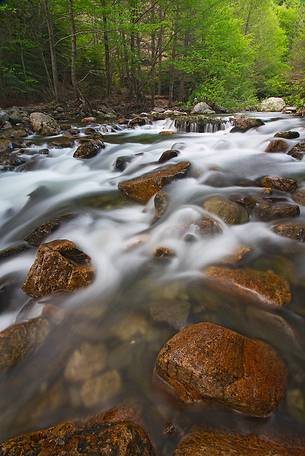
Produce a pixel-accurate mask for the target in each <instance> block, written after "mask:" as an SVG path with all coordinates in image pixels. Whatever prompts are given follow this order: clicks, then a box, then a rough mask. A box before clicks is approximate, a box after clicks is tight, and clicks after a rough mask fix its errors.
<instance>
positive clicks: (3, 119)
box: [0, 110, 10, 127]
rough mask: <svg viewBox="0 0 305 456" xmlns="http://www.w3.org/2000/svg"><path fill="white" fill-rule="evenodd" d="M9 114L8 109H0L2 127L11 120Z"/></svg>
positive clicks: (0, 124)
mask: <svg viewBox="0 0 305 456" xmlns="http://www.w3.org/2000/svg"><path fill="white" fill-rule="evenodd" d="M9 118H10V117H9V115H8V113H7V112H6V111H2V110H0V127H1V126H2V125H3V124H4V123H5V122H8V120H9Z"/></svg>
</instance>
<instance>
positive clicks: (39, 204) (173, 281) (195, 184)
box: [0, 113, 305, 456]
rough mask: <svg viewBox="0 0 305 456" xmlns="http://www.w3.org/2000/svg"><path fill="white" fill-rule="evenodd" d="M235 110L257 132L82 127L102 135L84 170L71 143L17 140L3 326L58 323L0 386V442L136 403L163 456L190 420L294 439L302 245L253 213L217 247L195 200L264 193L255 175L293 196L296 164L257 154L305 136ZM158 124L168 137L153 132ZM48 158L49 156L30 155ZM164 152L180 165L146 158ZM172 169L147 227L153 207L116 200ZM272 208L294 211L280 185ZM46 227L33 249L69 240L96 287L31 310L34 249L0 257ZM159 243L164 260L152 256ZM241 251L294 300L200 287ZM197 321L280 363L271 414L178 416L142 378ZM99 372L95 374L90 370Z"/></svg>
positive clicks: (186, 412)
mask: <svg viewBox="0 0 305 456" xmlns="http://www.w3.org/2000/svg"><path fill="white" fill-rule="evenodd" d="M247 115H251V116H254V117H259V118H261V119H263V120H264V122H265V125H263V126H261V127H259V128H255V129H254V128H253V129H251V130H249V131H247V132H246V133H230V130H231V128H232V125H231V123H230V122H229V120H228V119H227V118H225V119H224V121H223V124H222V125H221V127H220V128H221V129H220V130H218V131H216V132H215V131H214V130H215V129H214V128H210V129H209V128H208V129H207V132H206V133H196V132H194V131H192V130H194V128H193V127H192V128H191V131H190V132H188V133H183V132H181V131H180V130H179V132H177V130H176V129H175V126H174V122H173V121H171V120H169V119H168V120H161V121H156V122H153V124H152V125H144V126H142V127H135V128H134V129H128V128H125V127H120V128H119V129H117V130H111V129H110V128H108V129H106V128H105V127H104V126H102V125H96V124H93V125H89V127H92V128H94V129H95V130H96V131H98V132H101V133H103V134H104V142H105V145H106V147H105V149H103V150H101V152H100V153H98V154H97V155H96V156H95V157H93V158H91V159H90V160H77V159H75V158H73V154H74V152H75V150H76V149H77V143H76V144H75V146H74V147H72V148H71V147H68V148H58V147H54V145H52V140H53V139H54V138H41V137H38V136H33V137H30V138H27V140H28V141H29V143H31V144H32V145H31V147H30V149H31V152H28V153H25V155H24V158H25V161H26V164H25V165H23V166H21V167H20V169H18V168H17V169H16V170H15V171H9V172H1V173H0V185H1V193H0V276H1V288H0V329H1V330H4V329H5V328H7V327H9V326H10V325H11V324H13V323H14V322H16V321H18V322H20V321H23V320H25V319H28V318H33V317H36V316H38V315H40V313H41V311H42V308H43V306H44V305H46V304H52V305H54V306H58V307H59V308H60V309H62V311H63V312H65V313H66V314H67V315H68V318H67V317H66V318H63V320H62V321H61V323H59V324H58V325H57V326H55V327H54V329H53V330H52V332H51V334H50V335H49V337H48V338H47V340H46V342H45V343H44V344H43V345H42V346H41V347H40V349H39V350H38V351H37V352H36V353H35V355H34V356H32V357H30V358H29V359H26V360H24V361H23V362H21V363H19V364H18V365H17V366H16V367H14V369H13V370H12V371H10V372H9V373H7V374H6V375H5V376H4V377H2V378H1V379H0V410H1V414H0V440H4V439H6V438H8V437H10V436H14V435H17V434H20V433H23V432H27V431H32V430H35V429H40V428H42V427H46V426H49V425H52V424H55V423H58V422H60V421H62V420H66V419H74V418H81V417H85V416H88V415H92V414H94V413H95V412H98V411H100V410H107V409H110V408H111V407H114V406H116V405H119V404H122V403H127V404H133V403H137V404H138V406H139V408H140V409H141V410H142V411H143V416H144V420H145V428H146V430H147V431H148V433H149V434H150V435H151V438H152V441H153V442H154V444H155V445H156V447H157V449H158V451H159V453H158V454H160V455H164V456H169V455H171V454H172V452H173V450H174V448H175V447H176V446H177V442H178V441H179V439H180V438H181V436H182V435H184V434H185V433H186V432H187V431H189V430H190V429H191V428H192V426H193V425H194V424H198V425H205V426H207V427H209V426H211V427H213V426H216V427H217V428H222V429H226V430H227V429H228V430H234V431H241V432H253V433H257V434H266V435H281V434H283V433H290V434H293V435H297V436H298V437H299V436H302V432H303V434H304V431H303V429H304V422H305V327H304V324H305V306H304V292H305V246H304V244H302V243H297V242H294V241H291V240H289V239H287V238H284V237H280V236H278V235H277V234H275V233H274V232H273V231H272V229H271V226H272V224H273V223H274V220H272V221H262V220H258V219H257V218H256V217H255V216H254V215H253V214H252V215H250V221H249V222H248V223H244V224H240V225H226V224H225V223H224V222H223V221H222V220H220V219H217V220H218V222H219V224H220V226H221V228H222V233H220V234H218V235H217V236H214V237H204V236H200V235H199V234H198V232H197V231H196V223H195V222H196V221H198V220H199V219H200V218H201V217H202V216H204V215H206V214H207V212H206V211H205V210H204V209H203V207H202V202H203V201H204V200H206V199H207V198H208V197H209V196H214V195H222V196H225V197H227V198H231V199H232V198H233V199H238V198H240V197H245V196H254V197H264V196H266V197H267V196H268V195H265V194H264V188H262V187H259V186H257V185H256V184H255V180H256V179H258V178H260V177H262V176H265V175H276V176H285V177H290V178H293V179H296V180H297V181H298V186H299V188H302V187H303V186H304V187H305V162H304V160H303V161H302V160H301V161H298V160H295V159H294V158H292V157H291V156H289V155H287V154H284V153H266V152H265V149H266V147H267V145H268V142H269V141H270V140H271V139H272V138H273V136H274V135H275V134H276V133H277V132H279V131H287V130H293V131H297V132H299V134H300V137H299V138H298V139H294V140H287V142H288V143H289V145H290V146H292V145H294V144H297V143H299V142H300V141H304V140H305V128H304V127H305V120H304V119H302V118H298V117H292V116H289V115H285V114H281V113H251V114H247ZM76 126H77V127H79V125H76ZM80 130H81V135H85V133H84V128H83V127H82V128H81V129H80ZM168 130H171V131H173V132H174V133H175V134H168V135H160V132H162V131H168ZM45 148H48V149H49V155H46V156H43V155H39V156H35V151H37V150H39V149H45ZM169 149H174V150H177V151H179V155H178V156H177V157H174V158H172V159H171V160H170V161H169V162H167V163H164V165H160V163H158V159H159V158H160V156H161V155H162V153H163V152H164V151H166V150H169ZM122 156H124V157H130V159H129V160H127V162H128V163H127V167H126V168H125V170H123V171H118V170H116V169H115V168H114V163H115V161H116V159H117V158H118V157H122ZM181 161H189V162H191V172H190V173H189V174H188V175H187V177H185V178H183V179H179V180H176V181H174V182H172V183H171V184H170V185H168V186H167V188H166V190H167V192H168V194H169V206H168V208H167V211H166V213H165V215H163V216H162V217H161V218H160V219H159V220H157V221H155V220H154V216H155V207H154V201H153V198H152V199H151V200H150V201H149V202H148V203H147V204H146V205H141V204H137V203H135V202H132V201H130V200H127V199H125V198H123V196H122V195H121V194H120V192H119V191H118V184H119V183H120V182H123V181H125V180H127V179H131V178H134V177H137V176H140V175H142V174H144V173H147V172H151V171H153V170H155V169H156V168H158V167H160V166H167V165H169V164H175V163H178V162H181ZM272 199H273V201H275V200H278V201H288V202H293V201H292V198H291V195H290V194H289V193H283V192H279V191H276V190H275V191H273V193H272ZM56 217H62V220H63V221H62V222H61V223H60V226H59V228H58V229H57V230H56V231H55V232H53V233H51V234H50V235H49V236H48V237H47V239H46V240H44V242H49V241H52V240H55V239H68V240H71V241H73V242H75V243H76V244H77V246H78V247H79V248H80V249H81V250H82V251H84V252H85V253H86V254H87V255H89V256H90V257H91V259H92V263H93V266H94V268H95V270H96V275H95V280H94V282H93V283H92V285H90V286H89V287H87V288H84V289H81V290H78V291H77V292H75V293H72V294H67V295H64V296H57V295H54V296H51V297H48V298H42V299H38V300H36V301H34V300H32V299H31V298H29V297H28V296H26V294H25V293H24V292H23V291H22V289H21V286H22V284H23V282H24V280H25V277H26V275H27V273H28V271H29V269H30V267H31V265H32V264H33V262H34V260H35V257H36V252H37V248H34V247H32V248H27V249H25V250H23V248H21V251H20V252H17V253H16V254H14V255H8V256H5V255H3V256H1V252H2V251H7V249H8V251H9V250H10V249H15V248H17V249H18V247H19V246H21V247H23V246H24V239H25V238H26V236H27V235H28V234H29V233H31V232H32V231H33V229H35V228H36V227H37V226H39V225H40V224H42V223H45V222H46V221H49V220H51V219H53V218H56ZM297 221H298V222H305V206H301V205H300V215H299V216H298V217H297ZM187 239H191V242H188V241H187ZM160 247H165V248H168V249H171V251H173V252H174V253H175V254H174V256H173V257H170V258H156V257H155V256H154V252H155V251H156V249H158V248H160ZM241 247H247V248H249V251H251V254H250V255H249V256H246V257H245V259H243V260H242V263H241V264H242V266H247V267H253V268H256V269H259V270H273V271H275V272H276V273H277V274H279V275H281V276H283V277H284V278H285V279H287V280H288V282H289V284H290V287H291V290H292V296H293V299H292V302H291V303H290V304H289V305H288V306H287V307H285V308H283V309H280V310H272V309H270V308H266V307H264V306H260V305H258V306H255V305H253V304H251V303H248V302H247V300H246V299H243V298H242V297H240V298H237V297H233V296H231V295H229V294H228V295H227V293H226V292H224V291H223V290H221V289H214V288H212V287H210V286H209V285H208V284H206V282H205V280H204V271H205V270H206V268H207V267H208V266H211V265H217V264H219V263H221V262H222V261H223V260H224V259H225V258H227V257H228V256H230V255H233V254H234V253H235V252H236V251H238V249H239V248H241ZM201 321H210V322H214V323H217V324H220V325H223V326H226V327H228V328H231V329H233V330H235V331H238V332H240V333H242V334H245V335H247V336H249V337H254V338H259V339H262V340H264V341H266V342H268V343H269V344H270V345H272V346H273V347H274V348H275V349H276V350H277V351H278V352H279V353H280V354H281V356H282V358H283V359H284V360H285V363H286V365H287V367H288V371H289V380H288V382H289V383H288V393H287V397H286V400H285V401H283V402H282V403H281V404H280V407H279V408H278V409H277V410H276V411H275V412H274V413H273V415H272V416H271V417H269V418H264V419H261V418H260V419H259V418H249V417H247V416H245V415H242V414H240V413H237V412H234V411H230V410H228V409H225V408H224V407H222V406H220V405H214V404H205V405H202V406H198V405H196V406H187V405H185V404H183V403H181V402H179V401H178V400H177V399H176V398H175V397H174V395H173V394H171V391H169V390H167V389H166V388H165V387H164V385H162V383H161V381H160V379H158V378H157V376H156V374H155V371H154V367H155V360H156V356H157V354H158V352H159V350H160V348H161V347H162V345H163V344H164V343H165V342H166V341H167V340H168V339H169V338H170V337H172V336H173V335H174V334H175V333H176V332H177V331H179V329H181V328H183V327H184V326H185V325H187V324H190V323H196V322H201ZM86 344H87V345H86ZM81 346H82V347H84V346H85V351H86V350H88V360H89V361H88V366H83V365H82V364H80V365H79V366H78V368H79V369H82V368H83V369H84V370H85V369H89V370H90V369H91V371H92V372H91V373H90V372H89V374H88V373H85V374H84V375H85V377H84V378H82V376H81V375H80V378H79V379H77V378H76V379H75V376H76V377H77V375H75V374H76V373H75V371H73V369H70V370H69V360H70V359H71V356H73V352H74V351H75V350H78V349H79V347H81ZM86 347H87V348H86ZM88 347H89V348H88ZM90 347H91V348H90ZM99 363H100V364H101V365H102V367H101V368H100V369H99V368H98V367H97V369H96V372H95V364H96V365H97V366H98V365H99ZM76 370H77V369H76ZM100 371H102V372H106V373H108V374H109V375H108V377H103V381H101V382H99V381H98V380H97V381H96V382H95V381H94V380H92V378H95V377H96V376H98V375H97V374H99V372H100ZM87 374H88V375H87ZM90 381H91V383H90ZM84 383H86V384H84Z"/></svg>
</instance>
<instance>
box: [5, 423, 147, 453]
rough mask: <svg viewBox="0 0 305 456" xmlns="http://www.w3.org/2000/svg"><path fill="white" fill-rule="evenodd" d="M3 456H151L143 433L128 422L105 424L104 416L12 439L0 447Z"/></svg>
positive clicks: (139, 428) (64, 424)
mask: <svg viewBox="0 0 305 456" xmlns="http://www.w3.org/2000/svg"><path fill="white" fill-rule="evenodd" d="M0 454H3V455H5V456H17V455H19V456H26V455H28V456H29V455H31V456H42V455H43V454H44V455H46V456H47V455H49V456H52V455H54V456H55V455H56V456H59V455H60V456H79V455H80V454H82V455H84V456H93V455H94V456H108V455H109V456H110V455H113V456H114V455H115V456H154V454H155V453H154V450H153V447H152V445H151V443H150V440H149V438H148V436H147V435H146V433H145V432H144V430H143V429H142V428H141V427H140V426H138V425H137V424H135V423H133V422H132V421H131V420H130V419H128V421H121V422H111V421H105V418H104V414H100V415H97V416H95V417H93V418H90V419H87V420H84V421H78V422H66V423H63V424H59V425H57V426H54V427H51V428H49V429H45V430H41V431H36V432H33V433H31V434H25V435H22V436H19V437H14V438H12V439H10V440H8V441H6V442H3V443H2V444H0Z"/></svg>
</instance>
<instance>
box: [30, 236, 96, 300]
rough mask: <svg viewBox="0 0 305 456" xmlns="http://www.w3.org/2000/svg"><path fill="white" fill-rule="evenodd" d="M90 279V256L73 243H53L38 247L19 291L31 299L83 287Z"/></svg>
mask: <svg viewBox="0 0 305 456" xmlns="http://www.w3.org/2000/svg"><path fill="white" fill-rule="evenodd" d="M93 279H94V269H93V267H92V265H91V260H90V257H88V256H87V255H86V254H85V253H84V252H82V251H81V250H79V249H78V248H77V246H76V245H75V244H74V242H71V241H68V240H64V239H63V240H56V241H52V242H48V243H47V244H42V245H41V246H40V247H39V249H38V252H37V256H36V260H35V262H34V264H33V265H32V267H31V269H30V271H29V273H28V275H27V278H26V281H25V283H24V284H23V287H22V288H23V290H24V291H25V292H26V293H27V294H28V295H30V296H32V297H34V298H40V297H42V296H47V295H50V294H52V293H55V292H72V291H74V290H76V289H78V288H82V287H86V286H88V285H90V284H91V283H92V281H93Z"/></svg>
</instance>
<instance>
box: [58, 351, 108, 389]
mask: <svg viewBox="0 0 305 456" xmlns="http://www.w3.org/2000/svg"><path fill="white" fill-rule="evenodd" d="M106 361H107V350H106V347H105V345H104V344H90V343H87V342H84V343H82V344H81V346H80V347H79V348H78V349H77V350H75V351H74V352H73V353H72V355H71V357H70V358H69V360H68V362H67V365H66V368H65V379H66V380H67V381H68V382H72V383H75V382H83V381H85V380H89V379H90V378H92V377H94V376H95V375H96V374H98V373H99V372H102V371H103V370H104V369H105V367H106Z"/></svg>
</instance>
